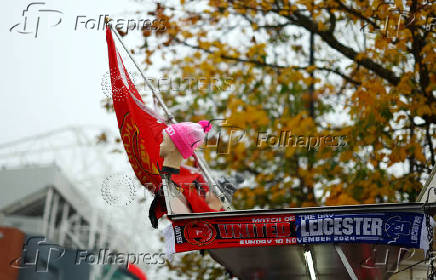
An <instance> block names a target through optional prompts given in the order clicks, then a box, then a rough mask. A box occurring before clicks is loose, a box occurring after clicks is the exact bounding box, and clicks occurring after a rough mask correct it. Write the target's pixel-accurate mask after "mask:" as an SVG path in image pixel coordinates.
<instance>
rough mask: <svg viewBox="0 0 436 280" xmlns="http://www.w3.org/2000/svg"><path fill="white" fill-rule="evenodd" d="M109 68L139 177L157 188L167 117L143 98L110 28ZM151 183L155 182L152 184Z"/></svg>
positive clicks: (117, 110)
mask: <svg viewBox="0 0 436 280" xmlns="http://www.w3.org/2000/svg"><path fill="white" fill-rule="evenodd" d="M106 42H107V45H108V55H109V68H110V76H111V83H112V99H113V104H114V109H115V113H116V116H117V120H118V128H119V130H120V134H121V139H122V140H123V144H124V149H125V150H126V152H127V155H128V157H129V161H130V164H131V165H132V168H133V170H134V171H135V174H136V177H138V179H139V181H140V182H141V184H142V185H144V186H146V187H147V188H148V189H149V190H151V191H156V189H157V188H158V186H159V185H160V183H161V178H160V176H159V171H158V166H157V165H159V166H160V167H162V163H163V158H161V157H160V156H159V150H160V143H161V142H162V130H163V129H164V128H166V125H165V123H164V122H163V119H162V118H161V117H159V115H158V114H157V113H156V112H154V111H153V110H152V109H151V108H149V107H148V106H147V105H146V104H145V103H144V102H143V101H142V98H141V96H140V95H139V93H138V91H137V90H136V88H135V86H134V84H133V83H132V81H131V80H130V77H129V74H128V72H127V71H126V69H125V67H124V64H123V61H122V59H121V56H120V55H119V53H118V51H117V50H116V48H115V43H114V41H113V39H112V32H111V29H110V28H107V30H106ZM150 183H152V184H153V186H150Z"/></svg>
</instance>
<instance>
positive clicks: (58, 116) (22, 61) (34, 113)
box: [0, 0, 154, 143]
mask: <svg viewBox="0 0 436 280" xmlns="http://www.w3.org/2000/svg"><path fill="white" fill-rule="evenodd" d="M35 2H36V1H34V2H33V3H35ZM40 2H43V1H40ZM30 3H32V1H28V0H14V1H7V2H5V3H3V4H4V5H6V7H3V9H1V11H0V14H1V16H0V23H1V27H2V28H1V31H0V35H1V38H2V39H1V41H2V44H1V46H0V49H1V51H0V53H1V56H2V62H3V63H2V67H1V68H0V73H1V75H0V77H1V83H0V94H1V97H2V98H1V100H2V101H1V102H0V118H1V120H2V122H1V125H0V127H1V133H0V143H4V142H9V141H14V140H16V139H20V138H23V137H26V136H31V135H34V134H38V133H43V132H46V131H49V130H52V129H57V128H62V127H65V126H69V125H76V126H77V125H89V124H93V125H98V126H102V127H110V128H113V129H114V130H116V119H115V115H114V114H108V113H106V112H105V111H104V110H103V108H102V107H101V100H102V98H103V96H104V95H103V93H102V90H101V80H102V76H103V75H104V73H105V72H106V71H107V70H108V61H107V48H106V41H105V33H104V31H102V30H101V29H100V31H97V30H96V29H95V28H94V29H91V26H92V24H91V22H90V23H89V24H88V25H87V26H85V24H83V23H80V21H86V20H88V19H96V20H98V18H99V15H103V14H109V15H111V16H118V18H121V17H123V15H125V16H124V18H126V19H129V18H134V17H135V16H133V14H132V13H130V16H127V14H129V12H134V11H135V10H138V9H141V8H142V9H143V8H144V4H143V3H142V4H141V3H139V4H138V3H137V2H134V1H133V0H104V1H103V0H93V1H87V0H75V1H67V0H63V1H53V0H48V1H45V4H43V5H41V4H40V5H33V6H31V9H29V12H27V13H26V15H27V26H26V29H24V17H23V15H22V13H23V10H24V9H25V8H26V7H27V6H28V5H29V4H30ZM149 3H150V5H154V4H153V3H152V2H151V0H149ZM42 10H57V11H59V12H61V13H59V12H57V11H42ZM38 11H39V12H38ZM38 15H39V28H38V34H37V37H36V38H35V30H36V27H35V26H36V22H37V19H38ZM77 16H82V17H80V21H79V24H78V28H77V29H78V30H75V24H76V19H77ZM59 20H61V22H60V23H59V24H58V25H56V26H52V25H55V24H57V23H58V22H59ZM17 24H18V25H17ZM12 27H13V28H12ZM11 28H12V30H10V29H11ZM23 31H26V32H29V33H28V34H23V33H20V32H23ZM136 32H138V31H136ZM129 37H134V38H136V40H139V39H138V38H140V36H134V35H133V34H132V35H130V36H129ZM131 47H134V46H131Z"/></svg>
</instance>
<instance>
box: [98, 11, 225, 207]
mask: <svg viewBox="0 0 436 280" xmlns="http://www.w3.org/2000/svg"><path fill="white" fill-rule="evenodd" d="M105 23H106V26H107V28H110V30H111V31H112V33H113V34H115V36H116V37H117V39H118V41H119V42H120V43H121V46H122V47H123V48H124V50H125V51H126V53H127V55H128V56H129V58H130V59H131V60H132V62H133V64H134V65H135V67H136V69H138V71H139V73H140V74H141V77H142V78H143V79H144V81H145V84H146V85H147V86H148V87H149V88H150V89H151V92H152V94H153V97H155V98H156V99H157V101H158V104H159V105H160V106H161V107H162V109H163V111H164V113H165V114H166V116H167V118H168V119H167V120H166V122H167V123H171V124H175V123H176V120H175V118H174V115H173V114H172V113H171V112H170V110H169V109H168V107H167V105H166V104H165V103H164V101H163V98H162V95H161V93H160V92H159V90H155V89H154V87H153V85H152V84H151V83H150V82H149V81H148V79H147V77H146V76H145V73H144V72H143V71H142V69H141V67H139V65H138V63H137V62H136V60H135V58H134V57H133V56H132V55H131V53H130V51H129V50H128V49H127V47H126V46H125V45H124V42H123V40H122V39H121V37H120V35H119V34H118V33H117V32H116V31H115V30H113V29H112V26H111V24H109V18H108V17H106V18H105ZM194 158H195V159H196V160H197V162H198V167H199V168H200V170H201V171H202V173H203V175H204V177H206V180H207V181H208V183H209V186H211V190H212V191H213V192H214V194H215V195H216V196H217V197H218V198H219V199H220V200H221V202H222V203H223V206H224V208H225V209H226V210H227V211H231V210H232V206H231V204H230V202H229V201H228V199H227V197H226V196H225V195H224V194H223V192H222V190H221V189H220V187H219V185H218V184H217V183H216V181H215V178H214V177H213V176H212V174H211V172H210V168H209V166H208V164H207V163H206V161H205V160H204V159H203V157H202V156H201V155H200V154H198V153H197V152H196V151H194Z"/></svg>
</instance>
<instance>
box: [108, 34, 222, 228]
mask: <svg viewBox="0 0 436 280" xmlns="http://www.w3.org/2000/svg"><path fill="white" fill-rule="evenodd" d="M106 42H107V45H108V55H109V68H110V76H111V84H112V99H113V104H114V109H115V113H116V116H117V120H118V128H119V130H120V134H121V139H122V140H123V145H124V149H125V150H126V152H127V155H128V157H129V162H130V165H131V166H132V168H133V170H134V171H135V175H136V177H137V178H138V179H139V181H140V182H141V184H142V185H144V186H146V187H147V188H148V189H149V190H150V191H152V192H155V193H156V192H157V191H158V190H159V188H160V186H161V182H162V179H161V177H160V175H159V170H158V167H159V168H162V164H163V158H161V157H160V156H159V152H160V144H161V142H162V138H163V137H162V130H163V129H164V128H166V127H167V125H166V124H165V123H164V120H163V118H162V117H160V116H159V115H158V113H157V112H155V111H154V110H153V109H151V108H150V107H148V106H147V105H146V104H145V103H144V102H143V100H142V98H141V96H140V95H139V93H138V91H137V90H136V88H135V86H134V84H133V83H132V81H131V80H130V77H129V74H128V72H127V71H126V69H125V67H124V64H123V60H122V59H121V56H120V55H119V53H118V51H117V50H116V48H115V43H114V41H113V38H112V31H111V29H110V28H107V29H106ZM173 180H174V181H175V182H176V183H177V184H178V185H180V186H181V191H182V193H183V194H184V196H185V197H186V199H187V201H188V204H189V205H188V206H189V207H190V208H191V209H192V211H193V212H213V211H215V210H213V209H211V208H209V206H208V205H207V203H206V202H205V200H204V197H203V196H201V195H199V194H198V192H195V191H192V189H190V188H189V187H186V183H193V180H196V181H197V182H201V183H204V179H203V176H202V175H201V174H192V173H191V172H190V171H189V170H187V169H184V168H181V170H180V174H179V175H174V176H173ZM150 183H151V184H152V185H150ZM188 185H189V184H188ZM201 188H202V191H203V193H204V192H207V191H209V187H208V186H205V185H204V184H203V185H202V186H201ZM153 202H154V203H152V208H151V209H150V219H151V220H152V224H153V226H157V219H158V218H160V217H161V216H162V215H163V214H165V213H166V207H165V202H164V198H163V197H162V196H159V195H156V197H155V200H154V201H153ZM156 218H157V219H156Z"/></svg>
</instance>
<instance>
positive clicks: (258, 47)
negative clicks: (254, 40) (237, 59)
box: [247, 43, 266, 59]
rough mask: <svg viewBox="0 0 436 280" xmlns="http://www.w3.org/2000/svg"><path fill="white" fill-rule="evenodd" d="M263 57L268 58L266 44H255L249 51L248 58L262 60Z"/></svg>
mask: <svg viewBox="0 0 436 280" xmlns="http://www.w3.org/2000/svg"><path fill="white" fill-rule="evenodd" d="M262 56H266V44H265V43H260V44H254V45H252V46H251V47H250V48H249V49H248V51H247V57H249V58H250V59H256V58H261V57H262Z"/></svg>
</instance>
